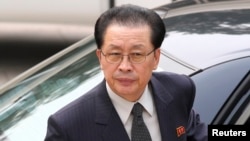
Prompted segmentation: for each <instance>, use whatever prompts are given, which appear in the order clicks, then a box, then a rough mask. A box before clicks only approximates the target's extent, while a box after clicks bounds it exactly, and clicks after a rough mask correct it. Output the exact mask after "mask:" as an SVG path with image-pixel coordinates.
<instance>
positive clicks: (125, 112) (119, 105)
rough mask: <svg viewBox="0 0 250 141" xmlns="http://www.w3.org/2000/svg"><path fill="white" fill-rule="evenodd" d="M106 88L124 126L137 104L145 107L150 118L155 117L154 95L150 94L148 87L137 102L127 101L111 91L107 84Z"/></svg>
mask: <svg viewBox="0 0 250 141" xmlns="http://www.w3.org/2000/svg"><path fill="white" fill-rule="evenodd" d="M106 87H107V91H108V95H109V97H110V99H111V101H112V103H113V105H114V107H115V109H116V111H117V113H118V115H119V116H120V119H121V121H122V123H123V124H125V123H126V122H127V121H128V118H129V116H130V113H131V110H132V108H133V106H134V104H135V103H136V102H139V103H140V104H141V105H143V107H144V108H145V110H146V111H147V113H148V114H149V115H150V116H152V115H153V98H152V94H151V92H150V89H149V87H148V85H147V86H146V88H145V90H144V92H143V94H142V96H141V98H140V99H139V100H138V101H136V102H130V101H127V100H126V99H123V98H122V97H120V96H119V95H117V94H115V93H114V92H113V91H112V90H111V88H110V87H109V85H108V83H107V82H106Z"/></svg>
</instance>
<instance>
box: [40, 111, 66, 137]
mask: <svg viewBox="0 0 250 141" xmlns="http://www.w3.org/2000/svg"><path fill="white" fill-rule="evenodd" d="M44 141H67V139H66V137H65V134H64V133H63V131H62V130H61V128H60V127H59V126H58V124H57V123H56V121H55V120H54V119H53V116H50V117H49V119H48V127H47V133H46V136H45V139H44Z"/></svg>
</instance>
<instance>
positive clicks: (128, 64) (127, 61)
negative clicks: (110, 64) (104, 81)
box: [119, 55, 132, 71]
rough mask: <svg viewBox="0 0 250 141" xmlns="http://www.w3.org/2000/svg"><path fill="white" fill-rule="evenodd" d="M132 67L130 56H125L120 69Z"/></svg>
mask: <svg viewBox="0 0 250 141" xmlns="http://www.w3.org/2000/svg"><path fill="white" fill-rule="evenodd" d="M131 69H132V63H131V61H130V58H129V56H126V55H125V56H123V57H122V60H121V62H120V64H119V70H121V71H130V70H131Z"/></svg>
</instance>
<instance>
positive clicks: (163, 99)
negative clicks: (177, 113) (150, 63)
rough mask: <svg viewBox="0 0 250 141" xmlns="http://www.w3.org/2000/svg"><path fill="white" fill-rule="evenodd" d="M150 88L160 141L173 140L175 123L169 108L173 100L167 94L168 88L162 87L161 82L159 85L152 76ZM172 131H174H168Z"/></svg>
mask: <svg viewBox="0 0 250 141" xmlns="http://www.w3.org/2000/svg"><path fill="white" fill-rule="evenodd" d="M150 84H151V87H152V93H153V97H154V101H155V103H156V104H155V106H156V110H157V115H158V120H159V125H160V130H161V136H162V140H163V141H165V140H174V139H175V138H176V132H175V123H173V122H172V121H175V120H174V119H173V115H174V114H171V113H172V112H174V111H173V110H172V109H171V108H170V106H168V105H170V104H171V101H172V100H173V97H172V96H171V95H170V94H169V92H168V90H167V89H168V88H166V86H167V83H166V84H164V86H163V85H162V82H161V83H160V82H159V81H158V80H157V79H156V78H155V77H154V76H153V77H152V78H151V82H150ZM170 129H174V130H170Z"/></svg>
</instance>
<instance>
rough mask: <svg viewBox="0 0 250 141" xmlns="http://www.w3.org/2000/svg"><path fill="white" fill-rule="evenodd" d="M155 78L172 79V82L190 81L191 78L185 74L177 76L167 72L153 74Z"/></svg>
mask: <svg viewBox="0 0 250 141" xmlns="http://www.w3.org/2000/svg"><path fill="white" fill-rule="evenodd" d="M153 77H155V78H156V79H170V80H171V79H172V80H179V79H190V78H189V76H187V75H184V74H177V73H173V72H167V71H157V72H153Z"/></svg>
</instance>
